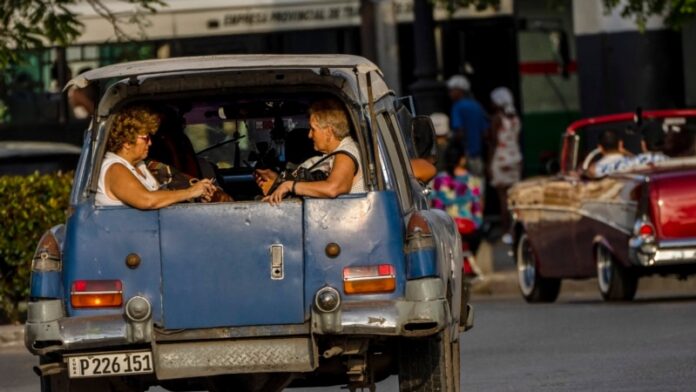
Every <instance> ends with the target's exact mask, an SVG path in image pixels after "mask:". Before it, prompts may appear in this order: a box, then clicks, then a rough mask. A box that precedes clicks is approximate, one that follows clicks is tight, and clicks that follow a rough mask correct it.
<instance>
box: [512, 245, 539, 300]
mask: <svg viewBox="0 0 696 392" xmlns="http://www.w3.org/2000/svg"><path fill="white" fill-rule="evenodd" d="M516 255H517V281H518V282H519V285H520V290H521V291H522V294H523V295H524V296H529V295H531V294H532V291H534V285H535V281H536V265H535V264H536V259H535V257H534V253H533V252H532V248H531V246H530V245H529V240H528V239H527V234H522V236H521V237H520V239H519V241H518V243H517V252H516Z"/></svg>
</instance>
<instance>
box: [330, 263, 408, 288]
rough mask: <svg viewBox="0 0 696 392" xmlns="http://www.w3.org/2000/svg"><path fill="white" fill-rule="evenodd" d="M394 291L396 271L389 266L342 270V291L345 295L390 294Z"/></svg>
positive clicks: (381, 265)
mask: <svg viewBox="0 0 696 392" xmlns="http://www.w3.org/2000/svg"><path fill="white" fill-rule="evenodd" d="M395 289H396V270H395V269H394V266H393V265H391V264H380V265H369V266H361V267H346V268H344V269H343V291H344V292H345V293H346V294H377V293H391V292H392V291H394V290H395Z"/></svg>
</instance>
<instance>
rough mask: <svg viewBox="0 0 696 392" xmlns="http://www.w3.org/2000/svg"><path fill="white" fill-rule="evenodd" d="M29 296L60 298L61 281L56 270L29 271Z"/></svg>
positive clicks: (61, 291) (61, 295) (61, 294)
mask: <svg viewBox="0 0 696 392" xmlns="http://www.w3.org/2000/svg"><path fill="white" fill-rule="evenodd" d="M29 296H30V297H31V298H62V297H63V282H62V281H61V274H60V272H58V271H49V272H43V271H33V272H32V273H31V288H30V291H29Z"/></svg>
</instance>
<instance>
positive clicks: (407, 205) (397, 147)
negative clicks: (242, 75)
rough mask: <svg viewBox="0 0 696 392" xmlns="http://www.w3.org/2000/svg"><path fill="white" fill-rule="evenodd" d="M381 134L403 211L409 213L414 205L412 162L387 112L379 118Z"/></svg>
mask: <svg viewBox="0 0 696 392" xmlns="http://www.w3.org/2000/svg"><path fill="white" fill-rule="evenodd" d="M377 123H378V126H379V128H380V134H381V135H383V140H384V145H385V147H386V152H387V155H388V159H389V162H390V163H391V165H392V167H393V173H394V180H395V185H396V190H397V193H398V195H399V200H400V202H401V209H402V211H404V212H406V211H409V210H410V209H411V207H412V205H413V197H412V195H411V192H410V189H411V188H410V186H409V177H410V175H411V162H410V160H409V159H408V157H407V156H406V155H405V147H404V146H403V145H401V144H400V143H399V140H398V139H397V138H396V134H397V133H398V132H397V130H396V128H395V126H394V123H392V121H391V118H390V117H389V114H388V113H387V112H382V113H380V114H379V115H378V116H377Z"/></svg>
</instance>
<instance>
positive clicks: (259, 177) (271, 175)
mask: <svg viewBox="0 0 696 392" xmlns="http://www.w3.org/2000/svg"><path fill="white" fill-rule="evenodd" d="M254 177H255V179H256V184H257V185H258V186H259V187H262V186H263V185H262V184H263V183H265V182H270V183H271V184H272V183H273V181H275V179H276V178H277V177H278V173H276V172H274V171H273V170H271V169H256V171H255V172H254Z"/></svg>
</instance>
